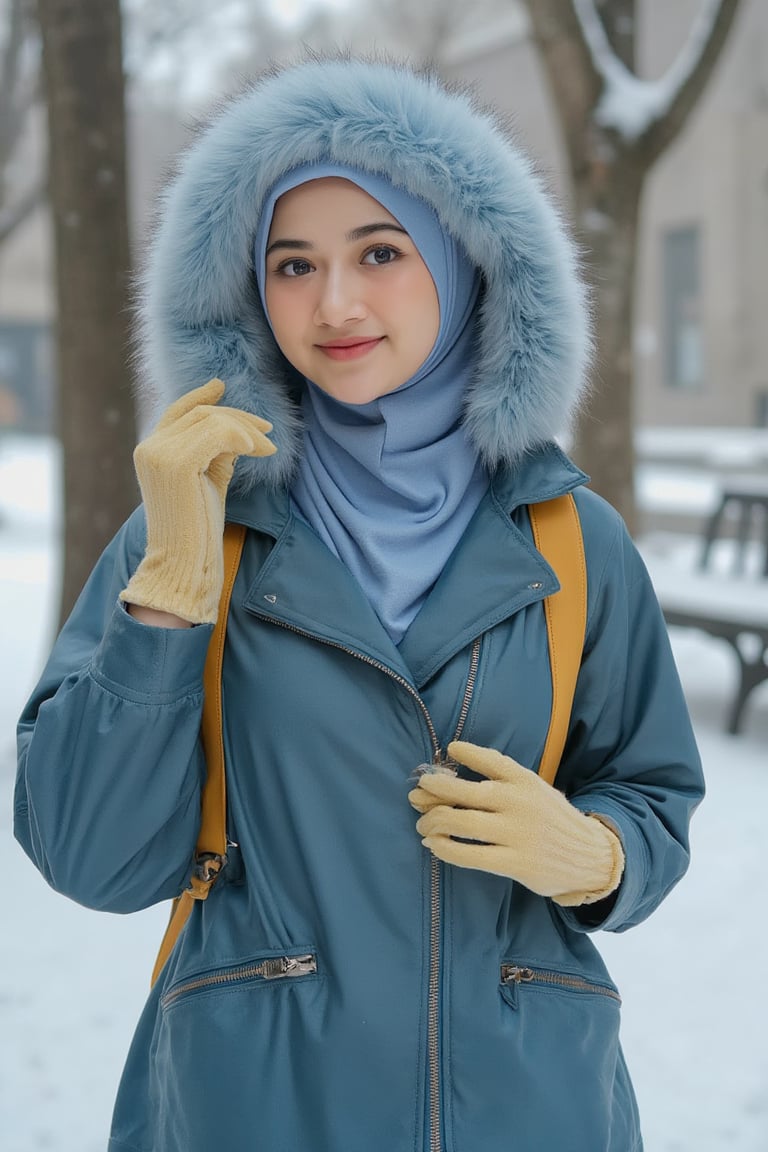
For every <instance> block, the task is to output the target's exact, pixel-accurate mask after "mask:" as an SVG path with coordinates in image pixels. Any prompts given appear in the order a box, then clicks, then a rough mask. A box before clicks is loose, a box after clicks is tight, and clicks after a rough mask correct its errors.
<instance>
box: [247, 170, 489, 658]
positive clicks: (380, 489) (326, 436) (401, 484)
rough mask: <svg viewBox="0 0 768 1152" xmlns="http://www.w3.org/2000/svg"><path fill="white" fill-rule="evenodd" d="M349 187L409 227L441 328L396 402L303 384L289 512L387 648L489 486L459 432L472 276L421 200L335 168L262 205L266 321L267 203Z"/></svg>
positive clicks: (282, 186) (293, 175)
mask: <svg viewBox="0 0 768 1152" xmlns="http://www.w3.org/2000/svg"><path fill="white" fill-rule="evenodd" d="M328 176H335V177H341V178H343V179H346V180H350V181H351V182H352V183H353V184H356V185H357V186H358V187H360V188H362V189H363V191H364V192H367V193H368V195H369V196H372V197H373V198H374V199H375V200H377V201H378V202H379V203H380V204H381V205H383V207H384V208H386V209H387V211H388V212H389V213H390V214H391V215H392V216H394V217H395V219H396V220H397V221H398V223H399V224H400V225H401V227H403V228H405V230H406V232H407V233H408V234H409V236H410V237H411V239H412V240H413V242H414V244H415V245H416V247H417V248H418V250H419V252H420V254H421V257H422V259H423V260H424V263H425V264H426V266H427V268H428V269H429V272H430V274H431V276H432V279H433V281H434V283H435V287H436V289H437V295H438V300H439V303H440V326H439V330H438V334H437V339H436V340H435V344H434V346H433V348H432V351H431V352H430V354H429V356H428V357H427V359H426V360H425V361H424V363H423V364H422V366H421V367H420V368H419V370H418V372H417V373H416V374H415V376H413V377H411V379H410V380H406V381H405V382H404V383H403V384H401V385H400V387H399V388H397V389H396V390H395V391H394V392H390V393H388V394H387V395H386V396H381V397H379V398H378V399H377V400H372V401H370V402H369V403H367V404H349V403H344V402H342V401H340V400H336V399H334V398H333V397H331V396H329V395H328V394H327V393H326V392H323V391H322V389H320V388H318V387H317V386H316V385H315V384H313V382H312V381H311V380H306V388H305V389H304V393H303V395H302V402H301V403H302V411H303V416H304V425H305V431H304V451H303V453H302V457H301V463H300V467H299V470H298V473H297V476H296V478H295V480H294V482H293V485H292V488H291V496H292V500H293V504H294V507H295V509H296V511H297V512H298V513H299V515H300V516H301V517H302V518H303V519H304V520H305V521H306V522H307V523H308V524H309V525H310V526H311V527H312V528H313V529H314V531H315V532H316V533H317V534H318V536H319V537H320V539H321V540H323V541H324V542H325V544H326V545H327V546H328V547H329V548H330V550H331V551H332V552H333V553H334V554H335V555H336V556H338V557H339V559H340V560H341V561H342V562H343V563H344V564H345V565H346V567H347V568H348V569H349V570H350V572H352V574H353V575H354V576H355V578H356V579H357V581H358V583H359V584H360V586H361V587H362V589H363V591H364V592H365V594H366V596H367V597H368V599H369V600H370V602H371V604H372V605H373V608H374V610H375V611H376V613H377V615H378V616H379V619H380V620H381V622H382V624H383V625H384V627H385V628H386V630H387V632H388V633H389V635H390V636H391V638H392V640H393V641H394V643H395V644H398V643H399V642H400V640H401V639H402V638H403V636H404V635H405V633H406V631H407V629H408V627H409V625H410V624H411V622H412V621H413V619H414V618H415V616H416V615H417V613H418V611H419V609H420V608H421V606H422V604H423V603H424V601H425V600H426V598H427V596H428V595H429V591H430V589H431V588H432V586H433V585H434V583H435V581H436V580H437V578H438V576H439V575H440V573H441V572H442V570H443V568H444V567H445V564H446V562H447V560H448V558H449V557H450V555H451V553H452V552H453V550H454V548H455V547H456V545H457V544H458V542H459V540H460V538H461V536H462V534H463V532H464V530H465V528H466V527H467V525H468V523H469V521H470V520H471V518H472V516H473V514H474V512H475V510H476V508H477V506H478V504H479V503H480V500H481V499H482V497H483V495H484V493H485V491H486V489H487V487H488V476H487V474H486V471H485V469H484V468H483V466H482V465H481V463H480V461H479V460H478V458H477V454H476V452H475V451H474V449H473V448H472V446H471V444H470V442H469V439H468V437H467V435H466V433H465V431H464V428H463V426H462V422H461V420H462V415H463V410H464V400H465V395H466V390H467V387H468V384H469V381H470V379H471V377H472V373H473V369H474V366H475V349H474V340H475V319H476V305H477V300H478V296H479V293H480V275H479V273H478V271H477V269H476V268H475V267H474V266H473V265H472V264H470V262H469V260H468V259H467V257H466V256H465V255H464V252H463V250H462V249H461V248H460V247H459V245H458V244H457V243H456V241H455V240H454V239H453V238H452V237H451V236H449V235H447V233H446V232H445V231H444V230H443V228H442V227H441V225H440V222H439V221H438V219H437V216H436V215H435V213H434V211H433V210H432V209H431V208H430V207H429V206H428V205H427V204H426V203H425V202H424V201H422V200H419V199H417V198H416V197H413V196H411V195H409V194H408V193H406V192H404V191H403V190H402V189H399V188H395V187H394V186H393V185H392V184H390V183H389V182H388V181H387V180H386V179H385V178H384V177H380V176H374V175H371V174H369V173H363V172H359V171H357V170H356V169H353V168H347V167H343V166H341V165H335V164H317V165H303V166H302V167H299V168H295V169H293V170H292V171H291V172H289V173H288V174H287V175H286V176H285V177H283V179H282V180H280V181H279V182H278V183H277V184H276V185H275V187H274V188H273V189H272V191H271V192H270V195H269V196H268V198H267V199H266V201H265V203H264V208H263V211H262V213H261V216H260V221H259V227H258V230H257V234H256V241H255V247H254V268H255V270H256V278H257V282H258V286H259V291H260V293H261V299H262V303H263V305H264V312H265V314H266V316H267V319H269V313H268V312H267V306H266V299H265V276H266V249H267V240H268V236H269V229H270V226H271V223H272V215H273V212H274V208H275V204H276V203H277V200H278V198H279V197H280V196H282V195H283V193H285V192H288V191H290V189H292V188H296V187H297V186H298V185H300V184H304V183H306V182H307V181H310V180H319V179H322V178H324V177H328Z"/></svg>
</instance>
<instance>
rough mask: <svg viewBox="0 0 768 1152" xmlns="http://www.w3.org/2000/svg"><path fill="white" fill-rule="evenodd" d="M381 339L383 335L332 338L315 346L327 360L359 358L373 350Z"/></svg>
mask: <svg viewBox="0 0 768 1152" xmlns="http://www.w3.org/2000/svg"><path fill="white" fill-rule="evenodd" d="M383 339H384V337H383V336H371V337H370V338H366V339H356V338H353V339H351V340H332V341H331V342H330V343H329V344H318V345H317V347H318V348H319V349H320V351H321V352H324V353H325V355H326V356H327V357H328V358H329V360H359V359H360V357H361V356H365V355H367V353H368V352H371V351H373V349H374V348H376V347H377V346H378V345H379V344H380V343H381V342H382V340H383Z"/></svg>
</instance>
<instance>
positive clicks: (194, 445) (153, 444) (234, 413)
mask: <svg viewBox="0 0 768 1152" xmlns="http://www.w3.org/2000/svg"><path fill="white" fill-rule="evenodd" d="M263 423H266V422H265V421H262V420H261V418H260V417H258V416H253V415H252V414H251V413H250V412H243V411H241V410H240V409H239V408H217V407H215V406H213V405H209V404H201V405H198V406H197V407H196V408H194V409H193V410H192V411H189V412H186V413H185V414H184V415H183V416H182V417H180V418H179V419H178V420H177V421H176V422H175V424H174V425H173V426H172V427H170V426H169V427H168V428H167V429H166V430H165V431H164V432H163V433H162V435H160V436H158V435H157V433H155V434H153V435H152V436H151V437H150V438H149V440H145V441H144V442H143V444H140V445H139V447H138V448H137V449H136V455H137V456H138V457H139V458H140V457H141V456H142V455H144V456H146V457H148V458H149V459H153V462H154V463H155V465H156V466H157V467H164V466H167V465H168V464H169V463H171V462H173V463H174V464H176V465H178V466H180V467H181V468H183V469H194V470H197V471H203V472H204V471H206V469H207V468H208V465H209V464H210V463H211V461H212V460H215V459H216V457H217V456H221V455H225V456H271V455H272V454H273V453H274V452H276V451H277V448H276V446H275V445H274V444H273V443H272V441H271V440H268V439H267V437H266V436H265V435H264V433H263V432H262V431H261V425H262V424H263Z"/></svg>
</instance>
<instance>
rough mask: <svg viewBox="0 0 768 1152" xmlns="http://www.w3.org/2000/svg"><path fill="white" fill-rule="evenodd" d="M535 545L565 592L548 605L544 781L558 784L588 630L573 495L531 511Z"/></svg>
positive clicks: (581, 548)
mask: <svg viewBox="0 0 768 1152" xmlns="http://www.w3.org/2000/svg"><path fill="white" fill-rule="evenodd" d="M528 513H529V516H530V519H531V526H532V528H533V539H534V542H535V544H536V547H537V548H538V550H539V552H540V553H541V554H542V556H543V557H544V559H545V560H546V561H547V563H548V564H549V565H550V566H551V567H552V568H553V569H554V571H555V575H556V576H557V578H558V580H559V582H560V590H559V591H558V592H553V593H552V595H551V596H548V597H547V598H546V600H545V601H544V615H545V618H546V622H547V642H548V644H549V665H550V669H551V672H552V715H551V718H550V721H549V732H548V733H547V739H546V743H545V744H544V752H543V753H542V757H541V763H540V765H539V775H540V776H541V777H542V779H544V780H546V781H547V783H548V784H552V783H554V779H555V776H556V775H557V770H558V768H559V767H560V761H561V759H562V757H563V749H564V748H565V741H566V737H567V736H568V727H569V724H570V719H571V709H572V707H573V695H574V692H575V691H576V680H577V679H578V675H579V668H580V667H581V655H582V652H583V650H584V637H585V635H586V630H587V564H586V560H585V557H584V540H583V538H582V534H581V523H580V521H579V513H578V510H577V508H576V501H575V500H574V498H573V496H572V495H571V494H570V493H568V494H567V495H566V496H558V497H556V498H555V499H554V500H546V501H545V502H544V503H542V504H531V505H529V508H528Z"/></svg>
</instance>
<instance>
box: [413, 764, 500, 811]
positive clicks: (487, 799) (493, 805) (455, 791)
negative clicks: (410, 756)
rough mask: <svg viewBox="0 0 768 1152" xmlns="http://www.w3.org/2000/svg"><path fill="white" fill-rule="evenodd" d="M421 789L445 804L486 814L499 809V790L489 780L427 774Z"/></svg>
mask: <svg viewBox="0 0 768 1152" xmlns="http://www.w3.org/2000/svg"><path fill="white" fill-rule="evenodd" d="M419 788H421V789H422V790H423V791H424V792H427V793H428V794H429V795H431V796H436V797H438V798H439V799H440V801H441V802H442V803H444V804H453V805H458V806H460V807H462V808H477V809H480V810H483V811H486V812H495V811H496V810H497V809H498V799H499V795H498V789H497V788H495V787H494V786H493V784H492V783H491V782H490V781H488V780H460V779H459V778H458V777H457V776H445V775H443V774H442V773H438V772H433V773H430V772H425V773H424V775H423V776H422V777H421V778H420V780H419ZM414 791H418V789H414Z"/></svg>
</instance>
